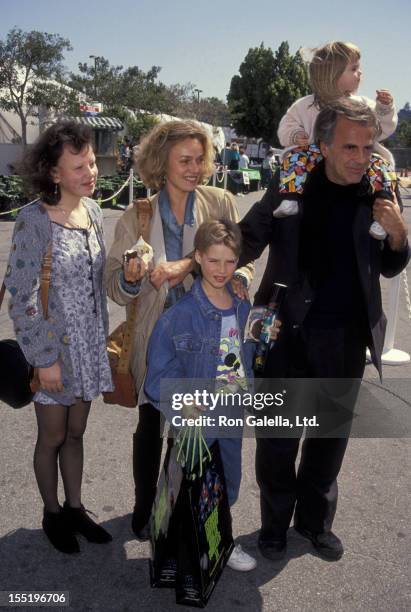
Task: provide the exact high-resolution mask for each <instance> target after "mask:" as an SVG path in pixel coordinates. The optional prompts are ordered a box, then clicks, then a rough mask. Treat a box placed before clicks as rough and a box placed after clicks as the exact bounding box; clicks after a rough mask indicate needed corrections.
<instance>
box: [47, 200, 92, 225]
mask: <svg viewBox="0 0 411 612" xmlns="http://www.w3.org/2000/svg"><path fill="white" fill-rule="evenodd" d="M81 204H82V209H84V210H85V212H86V216H87V226H86V227H85V226H84V223H80V224H79V223H75V222H74V221H73V220H71V219H70V215H71V214H72V212H73V210H74V209H73V210H67V209H65V208H57V207H56V208H55V212H59V213H61V214H63V215H64V216H65V218H66V220H65V225H69V226H70V227H73V228H75V229H88V228H89V227H90V218H89V215H88V212H87V209H86V208H85V207H84V204H83V203H81Z"/></svg>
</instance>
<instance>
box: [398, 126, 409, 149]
mask: <svg viewBox="0 0 411 612" xmlns="http://www.w3.org/2000/svg"><path fill="white" fill-rule="evenodd" d="M396 136H397V138H398V140H399V143H400V145H401V146H403V147H411V119H403V120H402V121H401V122H400V125H399V126H398V129H397V132H396Z"/></svg>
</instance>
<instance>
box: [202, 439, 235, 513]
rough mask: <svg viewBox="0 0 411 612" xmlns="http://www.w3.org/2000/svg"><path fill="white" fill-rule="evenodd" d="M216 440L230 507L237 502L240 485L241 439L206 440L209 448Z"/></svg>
mask: <svg viewBox="0 0 411 612" xmlns="http://www.w3.org/2000/svg"><path fill="white" fill-rule="evenodd" d="M216 439H218V443H219V445H220V453H221V460H222V462H223V468H224V476H225V482H226V486H227V497H228V503H229V505H230V506H233V505H234V504H235V502H236V501H237V498H238V494H239V492H240V483H241V448H242V444H243V439H242V438H207V439H206V442H207V445H208V446H209V447H210V446H211V445H212V444H213V442H215V440H216Z"/></svg>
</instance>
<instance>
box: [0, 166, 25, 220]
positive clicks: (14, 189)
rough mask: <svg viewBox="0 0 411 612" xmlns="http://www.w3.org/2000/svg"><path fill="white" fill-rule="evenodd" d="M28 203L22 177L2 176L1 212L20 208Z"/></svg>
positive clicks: (0, 188) (0, 179)
mask: <svg viewBox="0 0 411 612" xmlns="http://www.w3.org/2000/svg"><path fill="white" fill-rule="evenodd" d="M27 201H28V200H27V197H26V195H25V190H24V185H23V179H22V178H21V177H20V176H16V175H11V176H0V212H5V211H7V210H12V209H14V208H19V207H20V206H23V204H26V202H27ZM16 214H17V213H16ZM0 219H1V217H0Z"/></svg>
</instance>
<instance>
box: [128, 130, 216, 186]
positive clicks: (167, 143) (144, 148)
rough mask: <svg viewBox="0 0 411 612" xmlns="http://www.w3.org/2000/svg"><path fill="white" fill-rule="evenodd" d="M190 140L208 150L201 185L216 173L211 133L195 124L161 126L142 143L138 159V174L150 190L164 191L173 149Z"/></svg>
mask: <svg viewBox="0 0 411 612" xmlns="http://www.w3.org/2000/svg"><path fill="white" fill-rule="evenodd" d="M187 138H193V139H196V140H198V141H199V142H200V143H201V144H202V146H203V149H204V166H203V172H202V175H201V177H200V181H199V182H200V183H204V182H205V181H206V179H208V178H209V177H210V176H211V175H212V173H213V171H214V163H213V162H214V155H215V153H214V147H213V144H212V142H211V138H210V136H209V135H208V133H207V131H206V130H205V129H204V128H203V127H202V126H201V125H200V124H199V123H198V122H197V121H193V120H187V121H177V120H175V121H166V122H165V123H159V124H158V125H156V126H155V127H154V128H153V129H152V130H151V132H149V133H148V134H147V136H146V137H145V138H144V139H143V140H142V142H141V144H140V148H139V150H138V153H137V156H136V166H137V172H138V174H139V176H140V178H141V179H142V181H143V183H144V184H145V186H146V187H149V188H150V189H161V187H162V186H163V185H164V181H165V177H166V170H167V161H168V155H169V153H170V149H171V148H172V147H173V146H174V145H175V144H177V143H178V142H181V141H182V140H186V139H187Z"/></svg>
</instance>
